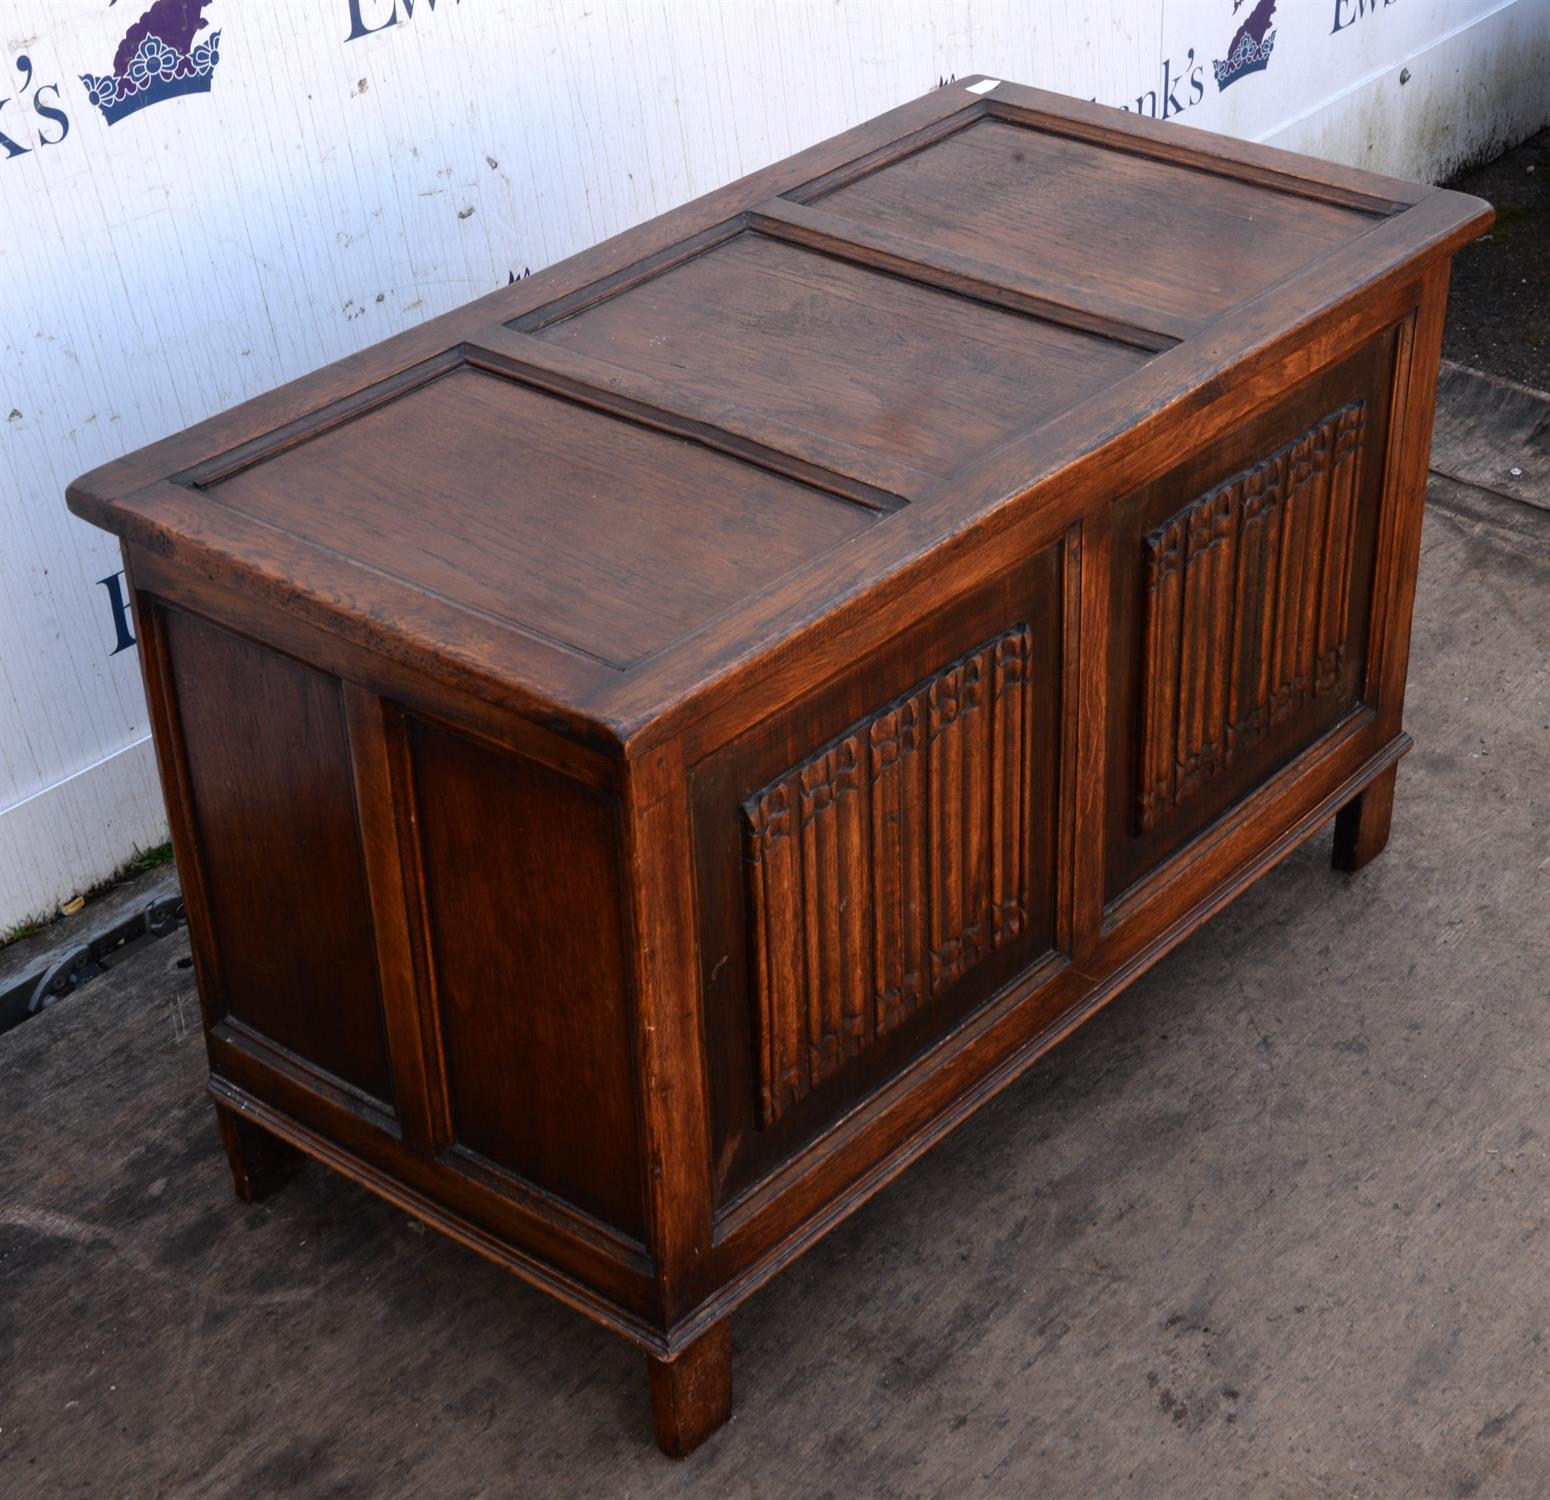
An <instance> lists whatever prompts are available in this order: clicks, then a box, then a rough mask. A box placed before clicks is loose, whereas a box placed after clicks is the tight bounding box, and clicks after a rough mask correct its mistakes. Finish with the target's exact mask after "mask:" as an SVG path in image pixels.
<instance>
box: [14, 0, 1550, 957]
mask: <svg viewBox="0 0 1550 1500" xmlns="http://www.w3.org/2000/svg"><path fill="white" fill-rule="evenodd" d="M1267 6H1269V7H1270V9H1271V11H1272V13H1271V14H1270V15H1269V20H1268V27H1267V25H1266V24H1265V12H1266V7H1267ZM149 7H150V0H117V3H110V0H0V100H3V101H4V102H3V103H0V205H3V212H0V341H3V344H4V363H3V372H4V374H3V378H4V380H5V390H4V391H3V392H0V437H3V448H0V931H3V930H4V929H5V928H6V927H7V926H9V925H10V924H11V923H14V922H16V921H19V920H21V919H23V918H25V917H28V916H32V915H34V914H38V913H43V912H46V911H48V910H50V909H52V907H53V906H54V905H55V904H56V903H57V902H58V901H60V900H62V899H66V898H68V897H69V896H70V895H72V894H73V893H75V892H77V891H79V890H84V889H85V888H86V887H88V886H90V885H91V884H93V883H94V882H96V881H98V880H100V879H102V878H104V877H105V876H107V875H108V874H110V873H111V872H112V871H113V870H114V868H115V867H117V866H118V865H119V864H120V863H122V862H123V861H124V860H125V859H127V858H128V857H129V856H130V854H131V853H132V852H133V850H134V848H135V847H136V846H145V845H149V844H153V843H155V842H158V841H159V840H160V839H161V838H162V837H163V836H164V833H163V829H164V822H163V814H162V809H161V805H160V798H159V794H158V792H157V789H156V785H155V775H154V768H153V763H152V757H151V754H150V744H149V739H148V727H147V723H146V714H145V708H144V702H143V699H142V695H141V688H140V679H139V672H138V668H137V665H136V661H135V654H134V652H133V650H131V649H128V648H127V644H126V643H127V639H128V637H127V629H128V626H127V621H126V620H125V619H124V617H123V614H122V611H121V609H120V607H119V606H120V603H121V594H120V593H119V589H120V585H121V580H120V579H119V578H118V577H117V576H116V575H117V570H118V559H117V553H116V549H115V546H114V544H113V543H112V541H111V540H110V539H109V538H108V537H106V536H105V535H103V534H101V533H99V532H96V531H94V530H92V529H91V528H89V527H87V526H85V525H84V524H82V523H80V522H78V521H75V520H74V519H73V518H71V517H70V516H69V515H68V514H67V513H66V511H65V509H64V504H63V500H62V492H63V489H64V486H65V484H66V482H67V481H68V480H69V479H71V478H72V477H74V475H76V474H77V473H79V472H81V471H82V470H84V469H87V468H90V467H92V466H93V465H95V464H98V463H101V462H103V461H105V460H107V459H109V458H112V457H115V456H117V455H119V454H121V453H124V452H127V451H128V450H130V449H132V448H135V447H138V446H139V445H141V444H142V443H146V442H149V441H151V440H152V439H154V438H157V437H160V436H162V435H164V434H166V433H168V432H171V431H175V430H176V429H178V428H181V427H183V426H185V425H187V424H189V423H191V422H194V421H196V420H198V419H199V418H201V417H204V416H207V415H209V414H210V413H212V412H215V411H217V410H219V409H221V408H222V407H225V406H229V405H231V404H232V403H233V402H236V401H240V400H242V399H244V398H246V397H249V396H253V395H256V394H258V393H259V392H261V391H263V390H265V389H267V388H268V387H271V386H273V385H275V384H277V383H278V382H280V381H283V380H287V379H290V378H291V377H293V376H296V375H300V374H302V373H304V372H306V371H308V370H311V369H315V368H316V367H317V366H319V365H322V364H324V363H326V362H328V361H329V360H332V359H335V358H338V357H340V356H342V355H345V354H348V353H351V352H353V351H354V350H357V349H360V348H361V347H363V346H365V345H367V344H370V343H373V342H375V341H376V340H377V339H380V338H382V337H384V336H386V335H387V334H390V333H393V332H396V331H397V330H399V329H402V328H404V327H406V326H408V325H410V324H413V323H416V322H419V321H420V320H422V319H424V318H427V317H430V316H431V315H433V314H435V313H439V312H442V311H444V310H446V309H447V308H450V307H453V306H456V305H457V304H459V303H462V302H465V301H467V300H469V299H470V298H472V297H474V296H477V295H479V294H481V293H483V292H486V291H489V290H490V289H491V288H493V287H496V286H499V285H502V284H504V283H505V282H506V280H507V278H508V277H509V276H510V275H512V274H513V273H514V274H516V275H521V274H522V271H523V269H524V268H525V267H531V268H533V269H537V268H539V267H541V266H545V265H547V264H549V263H550V262H552V261H555V260H558V259H560V258H561V257H563V256H566V255H568V254H570V253H572V252H573V251H576V250H579V249H582V248H583V247H585V246H587V245H590V244H592V243H594V242H595V241H597V240H599V239H602V238H604V237H605V236H607V235H609V234H612V233H614V232H616V231H618V230H621V229H625V228H627V227H629V226H630V225H632V224H635V223H637V222H639V221H640V220H642V219H645V218H648V217H650V216H651V215H653V214H656V213H659V212H661V211H662V210H664V209H667V208H670V207H672V206H673V205H674V204H677V203H680V202H682V201H683V200H684V199H686V198H689V197H692V196H694V195H695V194H698V193H701V192H704V191H707V190H708V189H710V188H713V187H716V186H718V185H720V184H721V183H724V182H726V181H729V180H730V179H732V178H734V177H737V176H739V175H741V174H742V173H745V172H748V171H752V170H753V169H754V168H756V167H760V166H763V165H764V164H766V163H768V162H770V161H773V160H775V159H777V158H779V157H782V156H785V155H787V154H789V153H790V152H792V151H795V150H798V149H800V148H801V147H803V146H806V145H809V144H811V143H812V142H814V141H817V140H820V139H822V138H823V137H824V136H827V135H831V134H833V133H834V132H836V131H838V130H842V129H844V128H845V127H847V126H850V125H853V124H855V123H857V122H859V121H861V120H864V119H866V118H868V117H869V116H871V115H874V114H877V113H879V112H880V111H882V110H885V109H888V108H890V107H892V106H893V105H896V104H899V103H901V102H903V101H904V100H906V99H910V98H913V97H914V96H916V95H918V94H921V93H924V92H925V91H926V90H928V89H929V88H931V87H932V86H934V85H935V84H936V83H937V82H938V80H939V79H941V78H945V77H949V76H952V75H961V74H966V73H970V72H986V73H991V74H993V75H995V76H999V77H1005V78H1011V79H1015V80H1017V81H1019V82H1023V83H1032V84H1037V85H1040V86H1042V87H1044V88H1050V89H1055V90H1059V91H1061V92H1064V93H1069V94H1075V95H1080V96H1082V97H1085V98H1097V99H1098V100H1100V101H1102V102H1104V103H1109V104H1115V105H1122V106H1128V107H1130V108H1133V109H1135V108H1139V109H1142V110H1145V111H1146V112H1148V113H1151V114H1156V115H1159V116H1162V117H1165V118H1170V119H1171V118H1175V117H1182V118H1183V119H1185V120H1187V122H1188V123H1190V124H1192V125H1199V126H1203V127H1205V128H1207V129H1213V130H1221V131H1225V132H1228V133H1230V134H1234V135H1240V136H1245V137H1249V138H1252V139H1256V140H1265V141H1270V142H1272V143H1275V144H1279V145H1287V146H1291V147H1294V148H1296V149H1299V150H1304V151H1310V152H1313V153H1315V154H1319V155H1323V156H1328V157H1331V158H1334V159H1336V160H1339V161H1344V162H1348V163H1351V164H1355V165H1361V166H1370V167H1374V168H1377V169H1379V170H1382V171H1388V172H1394V173H1398V174H1400V175H1405V176H1416V177H1423V178H1430V179H1433V180H1436V179H1437V178H1438V177H1439V176H1441V175H1444V174H1446V173H1447V172H1448V171H1449V170H1450V169H1451V168H1452V167H1453V166H1455V165H1456V164H1458V163H1459V162H1461V161H1463V160H1466V159H1471V158H1475V157H1479V156H1482V155H1484V154H1488V153H1489V152H1490V151H1491V149H1492V148H1495V147H1500V146H1503V145H1507V144H1510V143H1512V142H1514V141H1516V140H1518V139H1521V138H1522V137H1523V136H1525V135H1527V134H1529V133H1531V132H1532V131H1533V130H1535V129H1537V128H1538V127H1539V126H1541V125H1543V124H1544V123H1545V122H1546V120H1547V119H1550V93H1547V88H1546V84H1545V82H1544V80H1545V79H1546V78H1547V77H1550V0H1280V3H1279V4H1276V3H1275V0H1236V13H1235V0H1106V3H1100V0H913V3H911V0H566V3H559V0H505V3H502V0H157V4H156V6H155V7H154V11H152V10H150V8H149ZM147 15H149V20H148V21H147V24H146V25H145V26H143V27H140V28H139V31H142V32H143V31H151V32H153V33H158V34H162V40H163V41H164V42H166V43H168V45H169V47H170V49H171V50H170V52H168V54H167V57H166V58H165V59H164V60H163V65H164V67H165V69H166V70H167V71H168V77H167V78H160V75H157V78H156V79H153V81H152V82H151V84H150V85H149V87H147V88H146V89H144V90H141V91H139V92H135V86H136V83H137V81H143V80H144V79H145V78H146V76H147V75H146V72H145V61H144V59H143V58H142V60H141V62H140V63H139V64H133V63H132V62H131V61H130V60H129V58H128V54H129V53H130V52H132V51H133V50H134V49H135V46H140V45H143V44H142V43H141V41H140V38H139V33H138V32H136V31H135V28H136V26H137V23H139V22H140V21H141V19H142V17H144V16H147ZM1256 16H1257V17H1258V18H1259V19H1258V21H1253V20H1250V30H1251V31H1255V32H1256V33H1257V37H1258V39H1259V40H1261V41H1262V40H1263V35H1264V34H1265V33H1266V31H1267V30H1268V31H1272V32H1273V33H1274V36H1273V43H1272V49H1271V51H1270V53H1269V56H1268V58H1267V59H1266V62H1265V66H1264V67H1263V68H1262V69H1259V70H1257V71H1253V72H1248V71H1245V72H1243V73H1242V74H1241V75H1240V76H1237V77H1234V78H1233V79H1232V80H1231V82H1230V83H1229V86H1228V87H1226V88H1219V87H1218V84H1217V81H1216V79H1215V77H1214V72H1213V68H1212V63H1213V62H1215V61H1217V60H1221V59H1225V58H1226V57H1227V56H1228V52H1229V45H1230V43H1231V42H1232V40H1233V37H1234V33H1235V31H1236V30H1237V29H1238V28H1239V27H1240V26H1242V25H1243V24H1244V23H1245V20H1246V19H1247V18H1252V17H1256ZM201 20H202V22H203V23H204V24H203V25H202V27H199V28H198V29H197V30H196V29H195V23H196V22H198V21H201ZM215 33H218V38H217V40H216V41H215V46H214V49H213V51H212V50H211V48H210V42H211V38H212V34H215ZM178 35H182V36H184V38H185V41H186V44H178V42H177V36H178ZM126 40H127V41H128V42H130V43H133V44H134V45H133V46H128V47H125V48H124V58H123V59H122V61H123V67H122V68H120V69H115V63H114V59H115V54H116V53H117V52H119V50H120V48H121V46H122V45H123V44H125V43H126ZM200 47H203V48H204V50H203V51H202V52H201V51H199V50H198V49H199V48H200ZM154 50H155V49H153V52H154ZM179 57H180V58H181V61H177V62H176V65H175V66H174V60H175V59H176V58H179ZM151 61H152V63H153V64H155V63H156V61H157V59H156V57H154V56H153V57H152V59H151ZM136 67H138V69H139V71H138V73H137V72H136ZM180 71H181V76H179V75H180ZM153 72H154V67H153ZM83 75H86V76H87V77H89V78H96V79H99V80H105V83H104V82H98V83H96V84H89V83H88V82H86V81H83ZM118 75H122V76H123V77H124V78H126V79H127V80H128V83H127V84H119V85H115V84H114V82H113V81H112V79H113V77H114V76H118ZM1401 80H1403V82H1402V81H1401ZM104 88H105V89H106V93H104ZM121 90H127V92H128V94H129V97H128V99H127V102H128V103H129V104H131V105H132V104H136V103H138V104H139V105H140V106H141V107H139V108H134V109H126V108H124V104H125V102H126V101H125V100H118V102H117V104H116V105H114V104H111V103H110V112H111V113H112V115H113V118H112V120H111V123H110V120H109V118H108V115H107V114H105V113H104V112H103V110H102V109H101V108H99V107H98V102H99V100H100V99H102V98H106V99H108V100H110V101H112V100H114V99H115V98H116V97H117V94H118V92H119V91H121ZM148 100H149V101H151V102H146V101H148ZM1134 248H1135V255H1136V258H1137V261H1138V262H1141V263H1144V261H1145V257H1146V255H1147V245H1146V242H1145V236H1144V232H1142V231H1138V235H1137V241H1136V244H1135V247H1134Z"/></svg>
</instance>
